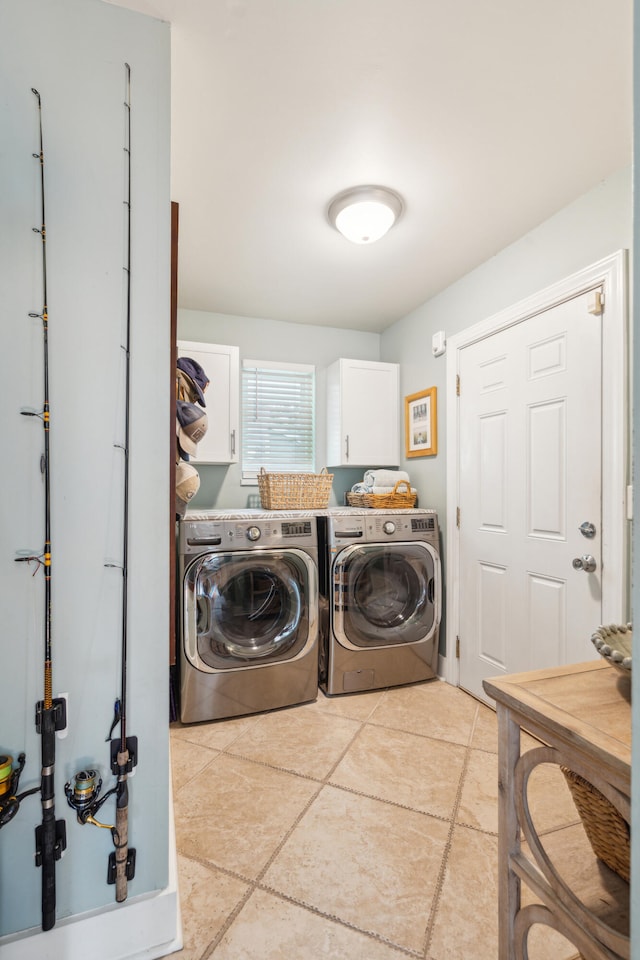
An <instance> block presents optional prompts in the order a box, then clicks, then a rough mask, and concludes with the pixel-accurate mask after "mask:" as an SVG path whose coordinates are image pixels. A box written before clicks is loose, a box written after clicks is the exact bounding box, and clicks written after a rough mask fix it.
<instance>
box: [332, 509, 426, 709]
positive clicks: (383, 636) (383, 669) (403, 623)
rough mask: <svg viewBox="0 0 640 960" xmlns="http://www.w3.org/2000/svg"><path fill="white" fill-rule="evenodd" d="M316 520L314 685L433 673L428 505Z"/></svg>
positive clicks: (363, 684) (372, 684)
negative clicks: (318, 612) (318, 613)
mask: <svg viewBox="0 0 640 960" xmlns="http://www.w3.org/2000/svg"><path fill="white" fill-rule="evenodd" d="M318 523H319V542H320V550H321V557H322V558H323V559H322V561H321V572H320V595H321V603H322V628H321V649H320V663H319V680H320V686H321V688H322V689H323V690H324V691H325V692H326V693H327V694H329V695H331V694H340V693H352V692H354V691H356V690H374V689H378V688H380V687H389V686H396V685H399V684H404V683H414V682H416V681H418V680H428V679H430V678H432V677H435V676H436V673H437V666H438V639H439V629H440V616H441V606H442V577H441V564H440V550H439V531H438V518H437V514H436V513H435V511H433V510H422V509H413V510H359V509H354V508H344V509H332V510H329V511H328V515H327V516H325V517H319V518H318Z"/></svg>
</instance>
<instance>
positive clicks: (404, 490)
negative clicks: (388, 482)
mask: <svg viewBox="0 0 640 960" xmlns="http://www.w3.org/2000/svg"><path fill="white" fill-rule="evenodd" d="M394 490H395V484H394V485H393V486H392V487H379V486H378V485H377V484H376V486H375V487H371V488H370V489H368V490H367V493H377V494H380V493H393V491H394ZM409 490H411V493H415V492H416V488H415V487H409V486H406V485H405V484H404V483H402V485H401V486H399V487H398V489H397V490H396V493H409Z"/></svg>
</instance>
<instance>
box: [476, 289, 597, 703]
mask: <svg viewBox="0 0 640 960" xmlns="http://www.w3.org/2000/svg"><path fill="white" fill-rule="evenodd" d="M591 296H592V295H591ZM588 297H589V295H588V294H581V295H580V296H577V297H574V298H572V299H570V300H567V301H565V302H563V303H560V304H558V305H557V306H555V307H553V308H551V309H548V310H545V311H544V312H542V313H540V314H538V315H536V316H532V317H529V318H527V319H525V320H522V321H521V322H520V323H516V324H514V325H513V326H511V327H508V328H506V329H504V330H501V331H499V332H497V333H495V334H493V335H492V336H488V337H486V338H485V339H483V340H479V341H477V342H475V343H473V344H470V345H469V346H467V347H465V348H464V349H462V350H461V351H460V368H459V369H460V384H461V389H460V401H459V464H460V474H459V482H460V491H459V505H460V517H461V520H460V683H461V685H462V686H463V687H465V688H466V689H468V690H469V691H470V692H472V693H473V694H475V695H476V696H478V697H481V698H483V699H484V691H483V689H482V680H483V679H484V678H486V677H489V676H496V675H498V674H500V673H512V672H519V671H523V670H530V669H535V668H539V667H551V666H555V665H557V664H561V663H571V662H579V661H582V660H587V659H590V658H592V657H593V656H595V653H594V650H593V647H592V645H591V643H590V640H589V638H590V636H591V633H592V632H593V630H594V629H595V628H596V627H597V626H598V624H599V623H600V622H601V581H600V576H601V571H600V567H601V553H600V551H601V543H602V523H601V468H602V462H601V461H602V454H601V417H602V413H601V362H602V361H601V350H602V346H601V317H600V316H594V315H593V314H591V313H589V310H588ZM584 520H589V521H591V522H592V523H594V524H595V526H596V531H597V532H596V537H595V538H594V539H593V540H589V541H586V540H585V539H584V537H583V536H582V535H581V534H580V532H579V529H578V528H579V526H580V524H581V523H582V522H583V521H584ZM585 553H589V554H592V555H593V556H594V557H595V558H596V563H597V566H596V569H595V571H594V572H593V573H585V572H584V571H582V570H575V569H574V568H573V566H572V560H573V559H574V558H575V557H579V556H581V555H582V554H585Z"/></svg>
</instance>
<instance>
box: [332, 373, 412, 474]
mask: <svg viewBox="0 0 640 960" xmlns="http://www.w3.org/2000/svg"><path fill="white" fill-rule="evenodd" d="M398 382H399V376H398V364H397V363H380V362H377V361H373V360H346V359H341V360H338V361H337V362H336V363H335V364H333V365H332V366H331V367H330V368H329V370H328V372H327V401H328V405H327V419H328V441H327V453H328V458H329V463H330V464H331V465H333V466H351V467H375V466H377V467H393V466H398V465H399V464H400V443H399V437H400V432H399V422H398V417H399V402H398Z"/></svg>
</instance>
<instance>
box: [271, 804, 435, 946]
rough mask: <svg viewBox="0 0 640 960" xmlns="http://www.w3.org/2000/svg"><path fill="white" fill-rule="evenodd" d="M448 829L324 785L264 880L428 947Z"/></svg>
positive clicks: (396, 938) (394, 938)
mask: <svg viewBox="0 0 640 960" xmlns="http://www.w3.org/2000/svg"><path fill="white" fill-rule="evenodd" d="M448 831H449V824H447V823H443V822H442V821H440V820H435V819H433V818H432V817H428V816H425V815H424V814H419V813H414V812H413V811H410V810H403V809H400V808H398V807H394V806H391V805H389V804H385V803H382V802H381V801H379V800H371V799H369V798H367V797H357V796H354V795H353V794H350V793H346V792H344V791H342V790H339V789H337V788H335V787H331V786H325V787H324V788H323V789H322V792H321V793H320V795H319V796H318V797H317V798H316V799H315V800H314V802H313V804H312V805H311V807H310V808H309V809H308V810H307V812H306V813H305V816H304V817H303V818H302V820H301V821H300V822H299V823H298V825H297V826H296V828H295V830H294V831H293V833H292V834H291V835H290V837H289V838H288V840H287V842H286V843H285V845H284V847H283V848H282V850H281V851H280V852H279V853H278V855H277V857H276V858H275V859H274V861H273V863H272V864H271V866H270V867H269V869H268V870H267V871H266V873H265V875H264V878H263V883H264V884H266V885H269V886H272V887H273V888H274V889H275V890H278V891H280V892H282V893H287V894H288V895H289V896H291V897H294V898H296V899H299V900H301V901H302V902H303V903H305V904H308V905H310V906H313V907H316V908H318V909H319V910H321V911H323V912H324V913H327V914H330V915H333V916H336V917H339V918H340V919H341V920H344V921H346V922H348V923H351V924H354V925H355V926H356V927H358V928H359V929H361V930H367V931H369V932H371V933H376V934H379V935H381V936H384V937H385V938H387V939H388V940H390V941H391V942H392V943H395V944H398V945H400V946H404V947H406V948H409V949H412V950H421V949H422V946H423V939H424V933H425V928H426V923H427V919H428V916H429V910H430V906H431V902H432V898H433V896H434V893H435V889H436V884H437V878H438V873H439V870H440V865H441V862H442V857H443V854H444V850H445V845H446V840H447V836H448Z"/></svg>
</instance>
